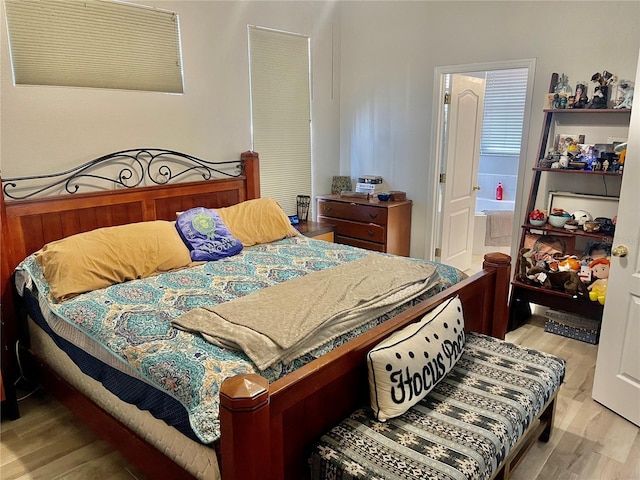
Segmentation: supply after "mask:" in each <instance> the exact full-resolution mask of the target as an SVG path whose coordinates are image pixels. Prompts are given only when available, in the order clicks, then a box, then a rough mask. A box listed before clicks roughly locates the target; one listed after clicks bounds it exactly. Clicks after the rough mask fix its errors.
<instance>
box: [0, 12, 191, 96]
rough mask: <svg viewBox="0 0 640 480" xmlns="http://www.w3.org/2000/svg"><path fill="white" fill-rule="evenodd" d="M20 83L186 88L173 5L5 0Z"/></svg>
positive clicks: (174, 90)
mask: <svg viewBox="0 0 640 480" xmlns="http://www.w3.org/2000/svg"><path fill="white" fill-rule="evenodd" d="M5 8H6V14H7V26H8V32H9V44H10V50H11V63H12V67H13V80H14V83H15V84H16V85H55V86H67V87H94V88H114V89H123V90H146V91H153V92H169V93H183V92H184V88H183V75H182V54H181V48H180V27H179V22H178V16H177V14H175V13H174V12H170V11H166V10H160V9H156V8H150V7H145V6H138V5H132V4H126V3H121V2H114V1H106V0H81V1H79V0H64V1H59V0H5Z"/></svg>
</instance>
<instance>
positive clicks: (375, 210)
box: [318, 200, 387, 225]
mask: <svg viewBox="0 0 640 480" xmlns="http://www.w3.org/2000/svg"><path fill="white" fill-rule="evenodd" d="M318 214H319V215H323V216H327V217H332V218H343V219H345V220H353V221H356V222H366V223H377V224H379V225H386V224H387V209H386V208H382V207H376V206H372V205H362V204H358V203H348V202H334V201H331V200H319V201H318Z"/></svg>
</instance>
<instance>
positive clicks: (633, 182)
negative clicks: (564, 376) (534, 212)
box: [593, 59, 640, 426]
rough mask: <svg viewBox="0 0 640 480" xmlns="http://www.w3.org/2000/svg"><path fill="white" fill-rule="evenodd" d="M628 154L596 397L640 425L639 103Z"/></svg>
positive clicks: (634, 111) (638, 79) (595, 383)
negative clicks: (625, 250)
mask: <svg viewBox="0 0 640 480" xmlns="http://www.w3.org/2000/svg"><path fill="white" fill-rule="evenodd" d="M636 85H640V59H639V60H638V73H637V74H636ZM636 103H640V100H639V101H638V102H636ZM626 158H628V159H629V160H628V161H626V162H625V164H624V177H622V189H621V192H620V203H619V205H618V222H617V225H616V233H615V237H614V244H613V247H614V248H613V252H614V255H615V254H616V253H618V255H621V254H623V253H624V251H622V252H621V249H622V248H626V249H627V250H628V253H627V254H626V256H613V257H611V269H610V274H609V280H608V285H607V300H606V303H605V308H604V315H603V319H602V330H601V332H600V344H599V346H598V360H597V361H596V373H595V377H594V380H593V399H594V400H596V401H597V402H600V403H602V404H603V405H604V406H606V407H607V408H610V409H611V410H613V411H614V412H616V413H618V414H619V415H621V416H623V417H624V418H626V419H627V420H629V421H631V422H633V423H635V424H636V425H638V426H640V214H639V213H638V205H640V189H638V179H639V178H640V105H635V108H633V109H632V110H631V124H630V125H629V139H628V145H627V157H626ZM616 249H618V250H616Z"/></svg>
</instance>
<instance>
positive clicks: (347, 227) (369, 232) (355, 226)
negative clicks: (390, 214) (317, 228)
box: [318, 215, 385, 243]
mask: <svg viewBox="0 0 640 480" xmlns="http://www.w3.org/2000/svg"><path fill="white" fill-rule="evenodd" d="M318 221H320V222H326V223H333V224H334V225H335V226H336V236H339V237H353V238H359V239H361V240H366V241H368V242H376V243H384V242H385V227H383V226H382V225H377V224H375V223H360V222H352V221H350V220H338V219H337V218H336V217H324V216H322V215H318Z"/></svg>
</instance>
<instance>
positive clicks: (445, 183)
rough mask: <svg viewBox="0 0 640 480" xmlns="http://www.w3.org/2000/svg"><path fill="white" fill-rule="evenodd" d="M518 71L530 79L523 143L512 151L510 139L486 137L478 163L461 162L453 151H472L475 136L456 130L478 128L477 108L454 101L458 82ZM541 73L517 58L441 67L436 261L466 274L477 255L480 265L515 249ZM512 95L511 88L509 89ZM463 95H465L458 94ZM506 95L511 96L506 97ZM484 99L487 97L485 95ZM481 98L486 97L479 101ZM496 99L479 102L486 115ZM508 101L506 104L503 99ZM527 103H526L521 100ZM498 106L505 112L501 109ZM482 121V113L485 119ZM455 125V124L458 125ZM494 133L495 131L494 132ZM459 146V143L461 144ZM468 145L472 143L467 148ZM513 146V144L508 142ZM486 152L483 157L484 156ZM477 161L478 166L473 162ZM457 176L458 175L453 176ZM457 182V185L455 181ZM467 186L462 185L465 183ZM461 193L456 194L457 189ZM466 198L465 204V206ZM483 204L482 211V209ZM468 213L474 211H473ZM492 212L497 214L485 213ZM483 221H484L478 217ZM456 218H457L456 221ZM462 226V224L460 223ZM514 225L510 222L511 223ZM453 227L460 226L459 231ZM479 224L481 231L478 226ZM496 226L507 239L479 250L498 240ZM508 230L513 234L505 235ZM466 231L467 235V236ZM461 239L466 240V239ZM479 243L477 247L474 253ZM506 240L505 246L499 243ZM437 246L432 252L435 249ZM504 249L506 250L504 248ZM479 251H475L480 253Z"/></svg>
mask: <svg viewBox="0 0 640 480" xmlns="http://www.w3.org/2000/svg"><path fill="white" fill-rule="evenodd" d="M516 70H518V71H520V72H521V73H522V76H523V77H524V79H525V81H526V89H525V93H524V95H523V96H524V111H522V112H521V113H520V115H521V118H520V119H519V120H518V122H519V123H518V127H519V129H520V132H518V133H519V134H521V136H520V137H519V145H515V146H514V145H513V144H509V146H508V148H506V149H505V148H503V146H501V142H502V143H503V144H504V139H497V140H496V139H495V138H492V136H491V132H490V133H489V134H488V135H487V134H486V132H485V133H483V135H482V137H483V138H482V141H478V139H476V140H475V142H476V144H477V145H476V146H474V147H473V150H474V152H473V154H474V156H475V158H474V159H473V160H471V159H468V158H460V156H459V154H457V153H456V154H452V152H469V151H470V149H471V147H470V145H469V144H468V142H469V136H468V135H465V136H462V138H458V139H456V126H457V125H459V124H461V122H463V124H468V126H467V127H466V131H471V130H472V124H473V121H474V120H472V119H471V118H469V117H470V116H471V115H475V113H474V112H475V111H474V109H473V108H466V111H465V108H464V103H460V104H459V105H460V106H458V104H457V103H456V100H455V98H453V99H451V96H450V95H451V93H452V92H454V93H456V92H457V90H460V89H459V88H458V89H457V90H455V89H452V87H455V85H453V83H454V80H455V79H459V80H458V82H459V83H464V82H467V81H468V80H469V79H470V78H475V79H481V80H482V81H483V82H484V81H485V79H487V78H494V79H495V78H496V76H497V77H500V75H499V73H500V72H503V71H504V72H505V74H509V75H511V74H513V73H514V72H516ZM534 73H535V59H525V60H515V61H508V62H491V63H483V64H469V65H456V66H449V67H437V68H436V69H435V79H434V104H435V105H438V108H434V110H433V111H434V119H433V121H434V129H433V135H434V139H433V143H432V145H433V149H434V150H433V155H432V158H434V159H436V161H435V162H434V164H433V170H432V174H433V182H434V183H433V185H435V187H434V189H433V192H434V195H433V205H435V208H434V210H435V211H434V212H433V213H432V219H433V224H432V227H433V228H432V229H431V232H432V234H431V236H430V238H427V239H426V241H427V249H426V251H427V252H431V253H432V254H433V257H432V259H434V260H436V261H442V262H444V263H448V264H453V265H454V266H456V267H458V268H460V269H461V270H467V269H469V268H471V267H472V263H473V262H474V255H473V254H474V253H475V254H476V255H475V259H476V262H477V261H478V259H480V260H479V261H480V263H481V259H482V255H483V254H484V253H486V252H487V251H504V252H505V253H510V254H511V255H512V257H513V256H514V252H513V251H512V247H511V245H512V244H513V242H510V241H509V239H508V237H511V235H512V234H513V233H514V232H517V231H518V230H517V228H516V227H517V225H516V223H517V222H514V221H513V218H519V214H518V211H519V208H520V203H521V201H520V199H521V196H522V195H521V192H522V188H523V178H522V177H523V175H519V172H520V171H522V169H523V167H524V165H525V164H526V151H527V137H528V131H529V128H528V127H529V117H530V111H531V93H532V90H533V77H534ZM505 92H508V90H505ZM458 93H459V92H458ZM505 94H506V93H505ZM445 95H447V97H449V99H450V103H445V102H444V101H443V99H444V98H445ZM482 97H484V95H483V96H482ZM479 98H480V97H479ZM496 98H497V99H498V103H500V101H503V100H505V99H502V98H500V97H499V96H498V97H496V96H495V95H494V98H493V99H491V98H489V99H487V102H485V100H484V98H482V99H481V101H480V102H479V104H478V108H480V109H481V110H482V111H484V110H485V107H486V108H487V112H488V113H489V112H490V111H491V109H492V108H496ZM503 103H504V101H503ZM520 103H522V102H520ZM497 108H501V107H500V105H498V106H497ZM478 118H480V120H477V121H479V122H480V123H481V122H482V115H480V116H479V117H478ZM452 122H455V124H454V125H452ZM514 124H515V122H513V121H507V122H506V123H505V122H504V121H503V125H502V126H501V125H500V123H499V122H498V123H497V124H496V123H495V122H494V123H493V129H494V130H493V133H494V134H495V132H496V131H497V132H498V133H499V134H502V133H504V131H501V129H504V128H513V125H514ZM490 130H491V129H490ZM456 142H459V143H458V144H456ZM465 143H466V145H465ZM507 143H508V142H507ZM480 152H482V155H480ZM470 162H473V163H470ZM456 163H458V164H462V165H464V168H455V167H456V165H455V164H456ZM465 171H467V172H468V171H472V172H473V175H472V176H470V177H469V178H467V179H463V180H462V182H461V180H460V177H459V176H458V175H459V173H458V175H456V174H455V173H456V172H465ZM452 173H453V175H455V176H454V177H453V178H451V177H452ZM454 180H455V181H454ZM461 183H462V186H461V185H460V184H461ZM498 183H501V187H502V200H500V201H496V188H497V186H498ZM452 189H455V194H454V195H453V196H452V193H451V190H452ZM452 198H454V199H456V201H457V202H458V203H459V204H463V203H464V205H465V207H464V209H461V208H460V207H459V206H458V205H457V204H454V203H451V199H452ZM461 198H463V199H464V200H465V202H459V200H460V199H461ZM476 201H477V207H476ZM504 209H506V210H508V211H509V212H511V213H509V214H510V216H511V218H510V220H508V221H506V223H505V219H504V218H503V217H505V216H508V215H507V214H506V212H504V215H503V214H502V212H498V210H504ZM467 210H468V211H467ZM483 211H485V212H489V213H490V214H491V215H492V216H491V218H489V217H488V214H486V213H482V212H483ZM476 212H478V215H476ZM476 217H479V218H476ZM451 219H453V220H451ZM489 221H491V222H492V225H493V228H492V229H491V230H490V231H487V228H488V227H487V222H489ZM456 222H457V223H456ZM509 222H510V223H509ZM451 225H456V228H455V229H452V228H451ZM476 225H478V228H476ZM496 225H498V226H499V227H501V229H502V232H501V235H503V238H498V239H496V242H497V243H493V242H492V243H493V244H491V245H488V246H487V248H486V250H485V249H481V250H480V251H478V250H479V249H478V242H480V241H482V245H481V246H484V241H485V239H490V235H489V234H491V240H494V237H493V233H494V232H497V230H496V227H495V226H496ZM507 231H508V234H507V235H504V234H505V232H507ZM461 232H462V233H461ZM461 237H465V238H463V239H461ZM474 240H475V244H476V246H475V247H476V248H475V249H474ZM499 240H502V241H503V242H504V243H505V245H504V246H501V245H499V243H500V241H499ZM430 247H432V248H430ZM498 247H501V248H498ZM474 250H475V251H474Z"/></svg>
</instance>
